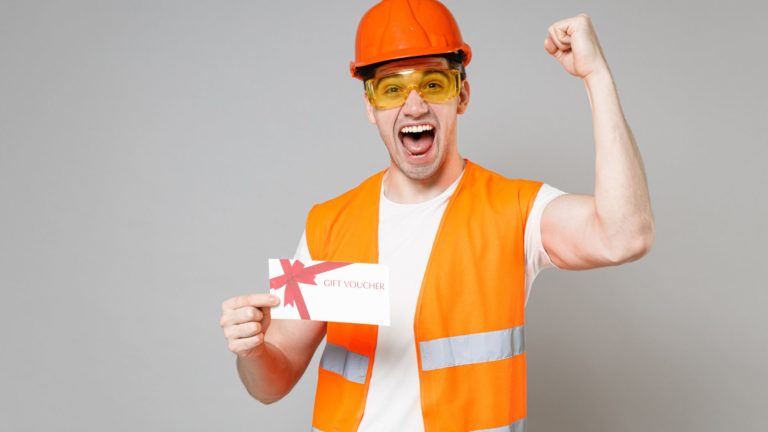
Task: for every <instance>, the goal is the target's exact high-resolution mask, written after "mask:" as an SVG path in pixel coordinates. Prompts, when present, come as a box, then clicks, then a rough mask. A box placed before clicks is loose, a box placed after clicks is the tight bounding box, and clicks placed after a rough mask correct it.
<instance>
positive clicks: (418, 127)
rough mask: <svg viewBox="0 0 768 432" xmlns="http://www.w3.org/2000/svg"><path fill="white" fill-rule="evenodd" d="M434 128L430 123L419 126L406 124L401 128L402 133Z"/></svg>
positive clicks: (419, 131)
mask: <svg viewBox="0 0 768 432" xmlns="http://www.w3.org/2000/svg"><path fill="white" fill-rule="evenodd" d="M432 129H433V127H432V126H430V125H418V126H406V127H404V128H402V129H400V132H402V133H421V132H424V131H431V130H432Z"/></svg>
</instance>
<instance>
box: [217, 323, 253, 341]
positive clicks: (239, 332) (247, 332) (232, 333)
mask: <svg viewBox="0 0 768 432" xmlns="http://www.w3.org/2000/svg"><path fill="white" fill-rule="evenodd" d="M261 329H262V326H261V323H257V322H247V323H243V324H238V325H233V326H229V327H227V328H225V329H224V336H225V337H226V338H227V339H229V340H230V341H233V340H237V339H244V338H249V337H252V336H256V335H258V334H260V333H261Z"/></svg>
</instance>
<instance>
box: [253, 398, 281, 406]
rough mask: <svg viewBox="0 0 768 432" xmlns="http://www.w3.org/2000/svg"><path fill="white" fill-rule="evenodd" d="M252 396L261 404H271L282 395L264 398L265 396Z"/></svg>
mask: <svg viewBox="0 0 768 432" xmlns="http://www.w3.org/2000/svg"><path fill="white" fill-rule="evenodd" d="M254 398H255V399H256V400H257V401H259V402H261V403H262V404H264V405H272V404H273V403H275V402H277V401H279V400H280V399H282V397H274V398H265V397H261V398H257V397H255V396H254Z"/></svg>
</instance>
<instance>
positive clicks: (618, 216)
mask: <svg viewBox="0 0 768 432" xmlns="http://www.w3.org/2000/svg"><path fill="white" fill-rule="evenodd" d="M549 33H550V34H549V36H548V37H547V39H546V40H545V43H544V47H545V49H546V50H547V52H549V53H550V54H551V55H552V56H554V57H555V58H557V60H558V61H560V63H561V64H562V65H563V67H564V68H565V69H566V70H567V71H568V72H569V73H571V74H572V75H575V76H578V77H580V78H582V79H583V81H584V84H585V86H586V89H587V94H588V96H589V102H590V107H591V109H592V126H593V129H594V140H595V158H596V160H595V192H594V196H589V195H578V194H568V195H563V196H560V197H558V198H556V199H554V200H553V201H552V202H551V203H549V205H547V207H546V208H545V209H544V213H543V214H542V220H541V238H542V243H543V245H544V248H545V249H546V251H547V253H548V254H549V256H550V257H551V258H552V262H553V263H554V264H555V265H557V266H558V267H560V268H565V269H572V270H577V269H589V268H594V267H600V266H607V265H618V264H621V263H624V262H628V261H632V260H636V259H638V258H640V257H642V256H643V255H645V254H646V253H647V252H648V251H649V250H650V248H651V245H652V244H653V241H654V237H655V225H654V219H653V213H652V211H651V203H650V197H649V193H648V185H647V181H646V177H645V172H644V168H643V161H642V158H641V156H640V151H639V149H638V147H637V143H636V142H635V139H634V137H633V136H632V132H631V131H630V129H629V125H628V124H627V121H626V119H625V118H624V113H623V111H622V109H621V105H620V103H619V97H618V93H617V91H616V86H615V84H614V82H613V78H612V76H611V72H610V70H609V68H608V64H607V62H606V61H605V58H604V56H603V53H602V48H601V47H600V44H599V42H598V40H597V35H596V34H595V32H594V29H593V28H592V23H591V20H590V19H589V17H588V16H587V15H584V14H582V15H579V16H577V17H574V18H569V19H566V20H563V21H560V22H558V23H555V24H554V25H553V26H551V27H550V32H549Z"/></svg>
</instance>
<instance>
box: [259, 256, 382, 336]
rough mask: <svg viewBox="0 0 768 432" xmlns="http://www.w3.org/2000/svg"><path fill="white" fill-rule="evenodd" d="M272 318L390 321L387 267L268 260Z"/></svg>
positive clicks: (330, 262) (364, 321)
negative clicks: (273, 297) (276, 302)
mask: <svg viewBox="0 0 768 432" xmlns="http://www.w3.org/2000/svg"><path fill="white" fill-rule="evenodd" d="M269 292H270V293H271V294H274V295H276V296H278V297H280V300H281V301H280V305H278V306H275V307H273V308H272V310H271V316H272V318H278V319H303V320H314V321H335V322H349V323H358V324H379V325H387V326H388V325H389V269H388V268H387V266H385V265H383V264H362V263H343V262H333V261H299V260H289V259H270V260H269Z"/></svg>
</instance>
